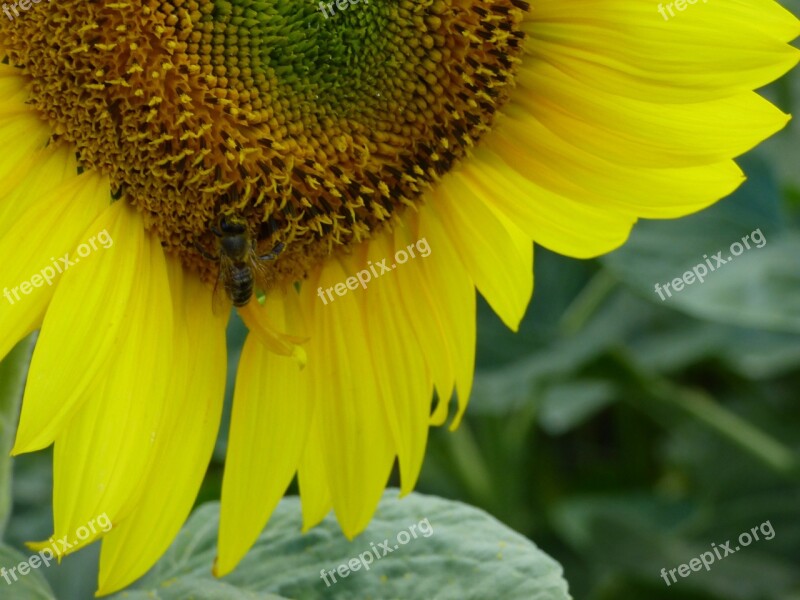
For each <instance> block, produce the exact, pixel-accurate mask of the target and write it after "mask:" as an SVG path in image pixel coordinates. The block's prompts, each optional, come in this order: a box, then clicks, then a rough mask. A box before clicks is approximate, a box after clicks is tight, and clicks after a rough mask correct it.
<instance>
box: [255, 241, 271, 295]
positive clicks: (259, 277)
mask: <svg viewBox="0 0 800 600" xmlns="http://www.w3.org/2000/svg"><path fill="white" fill-rule="evenodd" d="M274 256H275V258H277V253H274ZM249 258H250V261H249V262H250V266H251V267H252V268H253V280H254V282H255V286H254V287H255V289H256V290H261V291H262V292H266V290H267V289H268V288H269V281H270V269H269V266H268V265H269V263H271V262H272V261H273V260H275V259H274V258H272V259H265V258H261V257H260V256H259V255H258V252H257V251H256V249H255V248H253V249H252V250H251V251H250V257H249Z"/></svg>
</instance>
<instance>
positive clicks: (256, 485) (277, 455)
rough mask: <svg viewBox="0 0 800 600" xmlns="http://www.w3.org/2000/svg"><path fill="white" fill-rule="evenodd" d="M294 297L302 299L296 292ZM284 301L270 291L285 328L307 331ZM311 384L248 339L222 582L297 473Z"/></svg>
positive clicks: (228, 489) (293, 365) (238, 395)
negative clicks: (290, 314) (288, 311)
mask: <svg viewBox="0 0 800 600" xmlns="http://www.w3.org/2000/svg"><path fill="white" fill-rule="evenodd" d="M290 295H291V296H296V295H297V294H296V292H295V291H294V289H290V290H289V291H287V292H286V294H285V296H290ZM285 296H284V294H281V293H278V292H273V293H270V294H269V295H268V296H267V299H266V302H265V305H264V309H265V310H266V312H267V313H268V314H269V315H270V318H271V320H272V321H273V322H274V323H277V324H278V327H279V328H280V329H282V330H287V331H297V330H299V329H300V328H301V327H302V326H301V325H300V324H298V323H292V322H291V321H290V320H289V319H287V315H286V314H285V310H284V305H285V304H286V303H287V302H288V300H287V299H286V298H285ZM308 383H309V382H308V374H307V373H305V372H304V371H303V370H302V369H301V366H300V365H299V364H298V363H297V361H296V360H293V359H291V358H290V357H286V356H280V355H278V354H274V353H272V352H271V351H269V350H268V349H267V348H266V347H265V346H264V345H263V344H262V343H261V341H260V338H259V337H258V336H255V335H249V336H248V337H247V340H246V341H245V344H244V349H243V350H242V356H241V359H240V360H239V369H238V371H237V375H236V388H235V393H234V398H233V408H232V412H231V426H230V433H229V435H228V451H227V455H226V458H225V474H224V476H223V480H222V506H221V509H220V524H219V549H218V555H217V560H216V563H215V569H214V573H215V575H217V576H223V575H226V574H227V573H229V572H230V571H232V570H233V569H234V568H235V567H236V565H237V564H238V563H239V561H240V560H241V559H242V557H243V556H244V555H245V554H246V553H247V551H248V550H249V549H250V547H251V546H252V545H253V543H255V541H256V539H257V538H258V536H259V534H260V533H261V530H262V529H263V528H264V526H265V525H266V523H267V521H268V520H269V517H270V515H271V514H272V511H273V510H274V509H275V507H276V506H277V505H278V502H279V501H280V499H281V497H282V496H283V494H284V493H285V492H286V488H287V487H288V486H289V484H290V483H291V481H292V478H293V477H294V474H295V472H296V471H297V467H298V464H299V462H300V456H301V455H302V452H303V446H304V445H305V442H306V438H307V436H308V431H309V429H310V427H311V416H312V411H313V397H312V396H311V395H310V394H309V390H308ZM254 499H257V501H254Z"/></svg>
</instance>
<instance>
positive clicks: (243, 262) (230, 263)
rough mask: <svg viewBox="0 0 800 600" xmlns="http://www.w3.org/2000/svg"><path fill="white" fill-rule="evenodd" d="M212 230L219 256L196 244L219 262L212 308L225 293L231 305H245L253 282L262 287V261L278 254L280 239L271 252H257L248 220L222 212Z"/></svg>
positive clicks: (280, 248) (221, 303) (254, 284)
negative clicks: (262, 253) (261, 254)
mask: <svg viewBox="0 0 800 600" xmlns="http://www.w3.org/2000/svg"><path fill="white" fill-rule="evenodd" d="M211 232H212V233H213V234H214V235H216V236H217V238H218V239H217V250H218V252H219V255H218V256H212V255H210V254H209V253H207V252H206V251H205V250H204V249H203V248H202V247H200V246H199V245H196V246H197V249H198V250H199V251H200V253H201V254H202V255H203V256H204V257H205V258H207V259H209V260H213V261H217V262H218V263H219V276H218V277H217V283H216V285H215V286H214V312H217V313H219V312H220V309H221V307H222V305H223V304H224V302H223V297H224V295H227V297H228V299H229V300H230V301H231V302H232V303H233V305H234V306H236V307H241V306H245V305H246V304H247V303H248V302H250V298H252V296H253V289H254V288H255V287H256V286H258V287H259V289H263V288H264V282H265V281H266V275H267V270H266V265H265V264H264V263H265V262H266V261H272V260H275V259H276V258H278V255H279V254H280V253H281V251H282V250H283V247H284V244H283V243H282V242H279V243H278V244H276V245H275V247H274V248H273V249H272V250H271V251H270V252H268V253H267V254H264V255H263V256H260V255H259V254H258V252H257V248H256V242H255V241H254V240H253V236H252V234H251V233H250V229H249V225H248V223H247V221H246V220H245V219H243V218H242V217H240V216H237V215H227V216H226V215H223V216H221V217H220V219H219V222H218V223H217V224H215V225H212V226H211ZM223 291H224V293H223Z"/></svg>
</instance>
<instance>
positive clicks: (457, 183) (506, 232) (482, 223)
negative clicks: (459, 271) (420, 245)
mask: <svg viewBox="0 0 800 600" xmlns="http://www.w3.org/2000/svg"><path fill="white" fill-rule="evenodd" d="M484 198H487V197H486V195H485V193H484V192H482V191H481V189H480V188H479V187H478V186H476V185H474V184H470V181H469V179H468V178H466V177H463V176H461V175H460V174H459V173H457V172H456V173H453V174H451V175H450V176H448V177H445V178H443V180H442V182H441V184H440V186H439V187H438V188H437V190H436V192H435V193H434V201H433V203H432V206H433V208H434V210H435V211H436V214H437V215H439V217H440V219H441V221H442V224H443V225H444V228H445V231H446V232H447V235H448V236H449V238H450V240H451V241H452V243H453V247H454V248H455V250H456V252H457V253H458V256H459V258H460V259H461V262H462V264H463V265H464V267H465V268H466V270H467V272H468V273H469V274H470V277H471V278H472V280H473V281H474V282H475V285H476V287H477V288H478V290H480V292H481V294H482V295H483V297H484V298H486V301H487V302H488V303H489V305H490V306H491V307H492V309H493V310H494V311H495V312H496V313H497V314H498V316H499V317H500V318H501V319H502V320H503V322H504V323H505V324H506V326H507V327H509V328H510V329H512V330H514V331H516V330H517V328H518V327H519V323H520V321H521V320H522V317H523V315H524V314H525V309H526V308H527V306H528V302H529V301H530V298H531V294H532V293H533V244H532V242H531V240H530V238H528V237H527V236H524V235H520V234H521V232H520V231H519V230H518V229H517V228H516V227H514V226H513V225H512V226H511V227H509V226H508V225H509V224H508V223H507V222H503V221H501V219H500V218H498V216H496V215H495V214H494V213H493V212H492V210H491V209H490V208H489V207H488V206H487V205H486V204H485V203H484V202H485V201H486V200H484ZM487 200H488V198H487ZM432 251H433V247H432Z"/></svg>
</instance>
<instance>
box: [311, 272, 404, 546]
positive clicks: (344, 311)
mask: <svg viewBox="0 0 800 600" xmlns="http://www.w3.org/2000/svg"><path fill="white" fill-rule="evenodd" d="M351 275H355V272H347V273H346V272H345V271H344V269H343V268H342V266H341V265H340V264H339V263H338V262H337V261H334V260H331V261H328V263H326V265H325V267H324V269H323V271H322V274H321V276H320V280H319V286H320V287H322V288H323V289H327V288H329V287H333V286H335V285H336V284H337V283H340V282H344V280H345V278H346V277H348V276H351ZM302 291H303V294H304V295H305V296H307V297H308V298H310V300H308V301H307V302H308V303H309V304H311V305H312V306H314V309H313V310H314V317H313V319H312V321H313V330H312V331H310V332H309V333H310V335H311V341H310V342H309V349H308V367H307V368H308V370H309V374H308V376H309V380H310V381H311V382H313V383H312V387H313V390H312V393H313V394H314V395H315V396H316V403H317V406H318V407H319V413H318V414H319V416H320V428H321V429H322V432H323V436H322V441H323V456H324V460H325V470H326V472H327V473H329V474H330V477H328V485H329V486H330V491H331V498H332V501H333V507H334V510H335V512H336V516H337V518H338V520H339V523H340V525H341V527H342V531H343V532H344V534H345V535H346V536H347V537H348V538H352V537H354V536H355V535H357V534H358V533H359V532H361V531H362V530H363V529H364V528H365V527H366V526H367V524H368V523H369V520H370V519H371V518H372V515H373V513H374V511H375V508H376V506H377V504H378V502H379V500H380V498H381V495H382V493H383V489H384V487H385V486H386V481H387V479H388V477H389V472H390V470H391V467H392V463H393V460H394V448H393V445H392V442H391V437H392V436H391V431H390V429H389V426H388V424H387V422H386V416H385V415H384V412H383V408H382V407H381V406H380V403H379V402H376V397H377V395H378V385H377V382H376V380H375V370H374V366H373V363H372V350H371V349H370V347H369V345H368V344H367V341H366V339H367V332H366V331H365V325H364V321H363V318H362V315H363V314H364V306H363V295H360V294H357V293H355V292H352V293H350V294H347V295H345V296H342V297H339V296H337V297H336V299H335V300H334V301H333V302H329V303H328V304H327V305H323V304H322V301H321V300H320V299H319V298H318V297H317V296H316V294H317V291H318V290H314V289H311V287H310V286H308V285H304V286H303V289H302ZM306 305H308V304H306Z"/></svg>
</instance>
